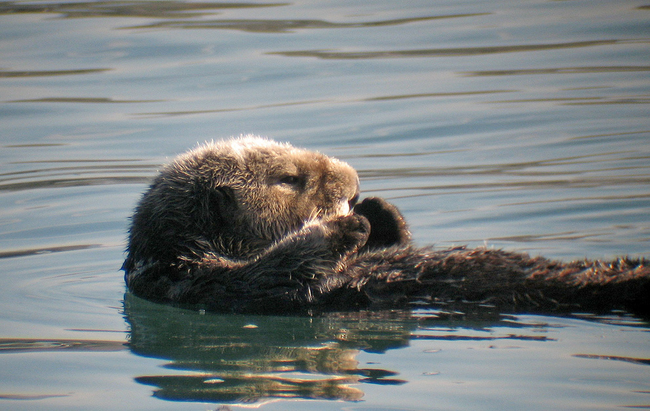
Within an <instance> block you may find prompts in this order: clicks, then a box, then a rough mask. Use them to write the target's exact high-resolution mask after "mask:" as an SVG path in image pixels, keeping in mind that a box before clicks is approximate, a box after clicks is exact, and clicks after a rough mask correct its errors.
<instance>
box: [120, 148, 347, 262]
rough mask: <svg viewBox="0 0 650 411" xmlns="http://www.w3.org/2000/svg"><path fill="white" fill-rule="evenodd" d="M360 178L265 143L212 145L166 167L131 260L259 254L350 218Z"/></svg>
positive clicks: (147, 204)
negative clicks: (317, 224)
mask: <svg viewBox="0 0 650 411" xmlns="http://www.w3.org/2000/svg"><path fill="white" fill-rule="evenodd" d="M358 195H359V181H358V177H357V173H356V172H355V171H354V169H353V168H352V167H350V166H349V165H347V164H346V163H343V162H341V161H338V160H335V159H332V158H329V157H327V156H324V155H322V154H319V153H314V152H310V151H306V150H300V149H297V148H294V147H292V146H290V145H288V144H279V143H275V142H273V141H269V140H264V139H261V138H254V137H245V138H240V139H234V140H229V141H224V142H219V143H208V144H206V145H204V146H201V147H199V148H197V149H195V150H192V151H190V152H188V153H186V154H184V155H182V156H180V157H178V158H177V159H176V160H175V161H174V162H173V163H172V164H170V165H169V166H167V167H165V168H164V169H163V170H162V171H161V173H160V175H159V176H158V177H157V178H156V180H155V181H154V183H153V184H152V186H151V187H150V188H149V191H147V193H145V195H144V197H143V198H142V200H141V201H140V204H139V205H138V207H137V208H136V212H135V214H134V216H133V221H132V225H131V230H130V238H129V257H128V258H127V264H126V267H128V265H129V264H130V263H128V261H132V260H133V261H147V260H154V261H156V260H158V261H168V260H170V259H177V258H181V257H182V256H190V255H196V254H201V253H203V252H214V253H218V254H222V255H226V256H229V257H234V258H244V257H249V256H252V255H255V254H256V253H259V252H260V251H261V250H262V249H263V248H265V247H268V246H269V245H271V244H272V243H273V242H275V241H278V240H279V239H281V238H282V237H283V236H285V235H286V234H288V233H289V232H291V231H294V230H297V229H299V228H300V227H302V225H304V224H305V222H307V221H310V220H313V219H325V218H332V217H334V216H340V215H345V214H348V213H349V212H350V209H351V208H352V206H354V203H355V202H356V201H357V198H358Z"/></svg>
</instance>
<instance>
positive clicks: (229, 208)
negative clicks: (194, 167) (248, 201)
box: [195, 185, 237, 233]
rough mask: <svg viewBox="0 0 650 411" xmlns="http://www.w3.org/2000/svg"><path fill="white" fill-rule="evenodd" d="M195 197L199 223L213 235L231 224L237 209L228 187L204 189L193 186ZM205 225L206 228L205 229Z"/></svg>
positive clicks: (231, 191) (233, 195) (201, 186)
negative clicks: (197, 202)
mask: <svg viewBox="0 0 650 411" xmlns="http://www.w3.org/2000/svg"><path fill="white" fill-rule="evenodd" d="M195 195H196V198H197V199H198V201H199V204H198V208H199V210H201V211H200V213H201V216H200V217H199V221H202V223H201V225H202V226H203V227H204V228H208V227H209V230H210V231H211V232H212V233H214V232H215V230H216V231H219V229H220V228H221V227H224V226H227V225H228V224H229V223H230V222H232V218H233V216H234V215H235V210H236V209H237V203H236V201H235V193H234V192H233V190H232V189H231V188H230V187H209V188H208V187H205V186H204V185H196V186H195ZM206 225H207V226H208V227H206Z"/></svg>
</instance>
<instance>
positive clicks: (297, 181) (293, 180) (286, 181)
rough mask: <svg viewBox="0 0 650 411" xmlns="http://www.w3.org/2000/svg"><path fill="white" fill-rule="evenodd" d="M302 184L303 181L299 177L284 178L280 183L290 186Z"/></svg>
mask: <svg viewBox="0 0 650 411" xmlns="http://www.w3.org/2000/svg"><path fill="white" fill-rule="evenodd" d="M301 182H302V179H301V178H300V177H298V176H284V177H282V178H280V183H281V184H286V185H290V186H296V187H297V186H300V185H301Z"/></svg>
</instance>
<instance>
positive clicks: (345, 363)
mask: <svg viewBox="0 0 650 411" xmlns="http://www.w3.org/2000/svg"><path fill="white" fill-rule="evenodd" d="M124 308H125V314H126V319H127V321H128V322H129V324H130V326H131V334H130V349H131V350H132V351H133V352H134V353H135V354H137V355H142V356H147V357H155V358H162V359H165V360H169V361H170V362H169V363H168V364H167V365H166V366H165V367H166V368H169V369H175V370H184V371H190V373H187V374H182V375H179V373H170V374H169V375H155V376H154V375H150V376H139V377H137V378H136V381H138V382H140V383H142V384H147V385H153V386H155V387H157V388H156V390H155V392H154V395H155V396H156V397H159V398H162V399H167V400H177V401H202V402H221V403H224V402H228V403H233V402H255V401H260V400H264V399H271V398H304V399H340V400H346V401H357V400H360V399H361V398H362V396H363V392H362V391H361V390H360V389H359V388H357V387H354V386H352V385H353V384H356V383H371V384H402V383H404V382H405V381H403V380H400V379H396V378H394V376H395V375H396V374H397V373H396V372H393V371H390V370H384V369H380V368H360V367H359V364H358V362H357V360H356V358H355V357H356V355H357V353H358V352H359V351H360V350H363V351H368V352H384V351H386V350H388V349H392V348H400V347H404V346H406V345H407V344H408V341H409V338H410V336H411V333H412V332H413V330H415V329H416V328H417V319H415V318H413V317H412V316H411V315H410V314H409V313H408V312H407V311H397V312H380V313H372V314H369V313H358V312H357V313H336V314H327V315H323V316H319V317H316V318H310V317H274V316H251V315H219V314H202V313H200V312H195V311H188V310H182V309H178V308H174V307H169V306H165V305H161V304H155V303H151V302H148V301H145V300H142V299H140V298H138V297H135V296H133V295H131V294H130V293H127V294H126V295H125V299H124Z"/></svg>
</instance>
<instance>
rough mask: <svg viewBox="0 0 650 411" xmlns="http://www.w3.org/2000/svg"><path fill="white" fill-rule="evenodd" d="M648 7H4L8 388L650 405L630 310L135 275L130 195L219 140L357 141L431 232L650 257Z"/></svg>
mask: <svg viewBox="0 0 650 411" xmlns="http://www.w3.org/2000/svg"><path fill="white" fill-rule="evenodd" d="M649 22H650V6H649V5H648V3H647V2H643V1H628V0H599V1H588V0H574V1H570V0H567V1H542V0H531V1H527V0H516V1H514V0H513V1H504V0H496V1H490V2H485V1H478V0H469V1H458V0H453V1H451V0H449V1H446V0H443V1H436V2H432V1H430V0H426V1H425V0H404V1H400V2H395V1H387V0H378V1H373V2H368V1H360V0H353V1H350V0H346V1H336V0H321V1H312V0H306V1H301V2H294V3H285V2H262V1H254V2H248V3H236V2H228V3H219V2H210V1H204V2H194V3H192V2H175V1H162V2H101V1H99V2H84V3H74V2H65V3H63V2H61V3H57V2H42V1H32V2H6V1H0V118H1V121H0V408H2V409H7V410H22V409H25V410H40V409H47V410H52V409H60V410H76V409H79V410H86V409H106V410H109V409H110V410H114V409H151V410H160V409H170V410H171V409H174V410H177V409H184V410H208V409H217V408H219V407H220V406H221V405H224V404H226V405H227V406H228V407H230V408H231V409H240V408H241V407H251V406H252V407H259V408H261V409H264V410H302V409H305V408H308V409H314V410H366V409H367V410H370V409H372V410H425V409H426V410H428V409H435V410H460V409H495V410H497V409H498V410H504V409H509V410H519V409H529V410H534V409H539V410H547V409H564V410H579V409H582V410H593V409H621V408H627V407H633V408H646V409H647V408H650V323H649V322H647V321H644V320H641V319H637V318H634V317H632V316H629V315H627V314H625V313H612V315H611V316H605V317H597V316H594V315H590V314H589V313H577V314H576V315H574V316H567V317H551V316H535V315H519V316H511V315H502V314H499V313H495V312H490V311H485V312H476V313H444V312H438V311H432V310H422V311H416V312H411V313H409V312H378V313H347V314H337V315H329V316H324V317H318V318H300V317H254V316H224V315H213V314H205V313H201V312H192V311H183V310H179V309H174V308H170V307H165V306H160V305H156V304H151V303H148V302H145V301H141V300H138V299H137V298H134V297H132V296H130V295H128V294H126V295H125V287H124V285H123V280H122V272H120V271H119V268H120V265H121V263H122V259H123V257H124V253H123V250H124V246H125V238H126V229H127V224H128V217H129V215H130V213H131V211H132V209H133V207H134V205H135V203H136V201H137V200H138V198H139V196H140V193H141V192H142V191H143V190H144V189H145V187H146V184H147V181H148V179H149V178H151V177H152V176H153V175H154V174H155V171H156V169H157V168H158V167H159V166H160V165H161V164H162V163H164V162H165V161H167V160H168V159H169V158H171V157H173V156H175V155H176V154H178V153H181V152H183V151H184V150H186V149H188V148H190V147H193V146H194V145H196V144H197V142H201V141H204V140H206V139H221V138H226V137H229V136H232V135H238V134H241V133H255V134H261V135H266V136H269V137H272V138H275V139H278V140H285V141H290V142H292V143H294V144H295V145H298V146H302V147H307V148H310V149H316V150H320V151H323V152H325V153H327V154H329V155H333V156H337V157H340V158H343V159H345V160H346V161H348V162H349V163H350V164H351V165H353V166H354V167H355V168H356V169H357V170H358V171H359V174H360V176H361V180H362V190H363V191H364V193H365V194H366V195H379V196H382V197H386V198H389V199H391V201H392V202H394V203H395V204H397V205H398V206H399V207H400V208H401V209H402V211H403V212H404V214H405V215H406V217H407V219H408V220H409V221H410V224H411V228H412V231H413V233H414V237H415V241H416V242H417V243H419V244H422V245H424V244H432V243H433V244H436V245H438V246H440V247H446V246H449V245H452V244H468V245H470V246H479V245H483V244H486V245H488V246H493V247H499V248H506V249H511V250H521V251H526V252H529V253H531V254H533V255H539V254H541V255H545V256H549V257H553V258H559V259H564V260H570V259H576V258H590V259H596V258H614V257H615V256H618V255H630V256H635V257H641V256H645V257H650V247H649V245H650V218H649V217H648V216H649V215H650V120H649V118H650V110H649V105H650V46H649V43H650V23H649Z"/></svg>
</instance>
